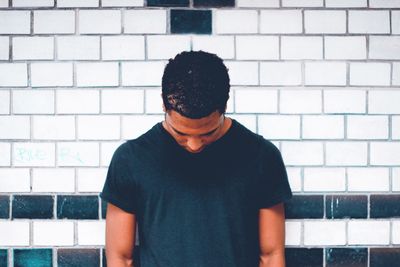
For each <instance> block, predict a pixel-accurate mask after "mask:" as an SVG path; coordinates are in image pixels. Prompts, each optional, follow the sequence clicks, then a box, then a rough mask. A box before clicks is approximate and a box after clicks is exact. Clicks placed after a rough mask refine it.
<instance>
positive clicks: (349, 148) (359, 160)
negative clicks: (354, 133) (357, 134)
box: [326, 142, 368, 166]
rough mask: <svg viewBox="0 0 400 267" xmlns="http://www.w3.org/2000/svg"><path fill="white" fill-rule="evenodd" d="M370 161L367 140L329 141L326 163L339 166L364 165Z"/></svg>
mask: <svg viewBox="0 0 400 267" xmlns="http://www.w3.org/2000/svg"><path fill="white" fill-rule="evenodd" d="M367 161H368V144H367V143H366V142H327V143H326V164H327V165H339V166H364V165H367Z"/></svg>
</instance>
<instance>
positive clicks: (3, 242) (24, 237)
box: [0, 220, 30, 261]
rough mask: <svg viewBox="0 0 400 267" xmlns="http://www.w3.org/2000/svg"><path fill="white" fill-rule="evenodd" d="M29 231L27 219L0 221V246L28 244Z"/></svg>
mask: <svg viewBox="0 0 400 267" xmlns="http://www.w3.org/2000/svg"><path fill="white" fill-rule="evenodd" d="M29 233H30V231H29V222H28V221H15V220H14V221H0V236H1V238H0V246H29ZM6 261H7V260H6Z"/></svg>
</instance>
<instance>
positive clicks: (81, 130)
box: [77, 115, 120, 140]
mask: <svg viewBox="0 0 400 267" xmlns="http://www.w3.org/2000/svg"><path fill="white" fill-rule="evenodd" d="M77 125H78V139H81V140H116V139H119V137H120V120H119V116H117V115H107V116H106V115H81V116H78V117H77Z"/></svg>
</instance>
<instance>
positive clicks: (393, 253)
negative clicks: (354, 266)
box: [369, 248, 400, 267]
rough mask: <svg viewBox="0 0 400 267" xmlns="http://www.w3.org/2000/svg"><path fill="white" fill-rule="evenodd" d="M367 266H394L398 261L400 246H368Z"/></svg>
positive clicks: (399, 261)
mask: <svg viewBox="0 0 400 267" xmlns="http://www.w3.org/2000/svg"><path fill="white" fill-rule="evenodd" d="M369 261H370V262H369V267H395V266H399V263H400V248H370V251H369Z"/></svg>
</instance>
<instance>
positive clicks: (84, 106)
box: [56, 89, 100, 114]
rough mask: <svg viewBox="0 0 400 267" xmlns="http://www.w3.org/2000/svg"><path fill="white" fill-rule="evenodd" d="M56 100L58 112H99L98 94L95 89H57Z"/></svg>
mask: <svg viewBox="0 0 400 267" xmlns="http://www.w3.org/2000/svg"><path fill="white" fill-rule="evenodd" d="M56 101H57V113H59V114H76V113H78V114H79V113H86V114H89V113H90V114H93V113H99V112H100V107H99V103H100V95H99V91H97V90H83V89H82V90H57V94H56Z"/></svg>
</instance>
